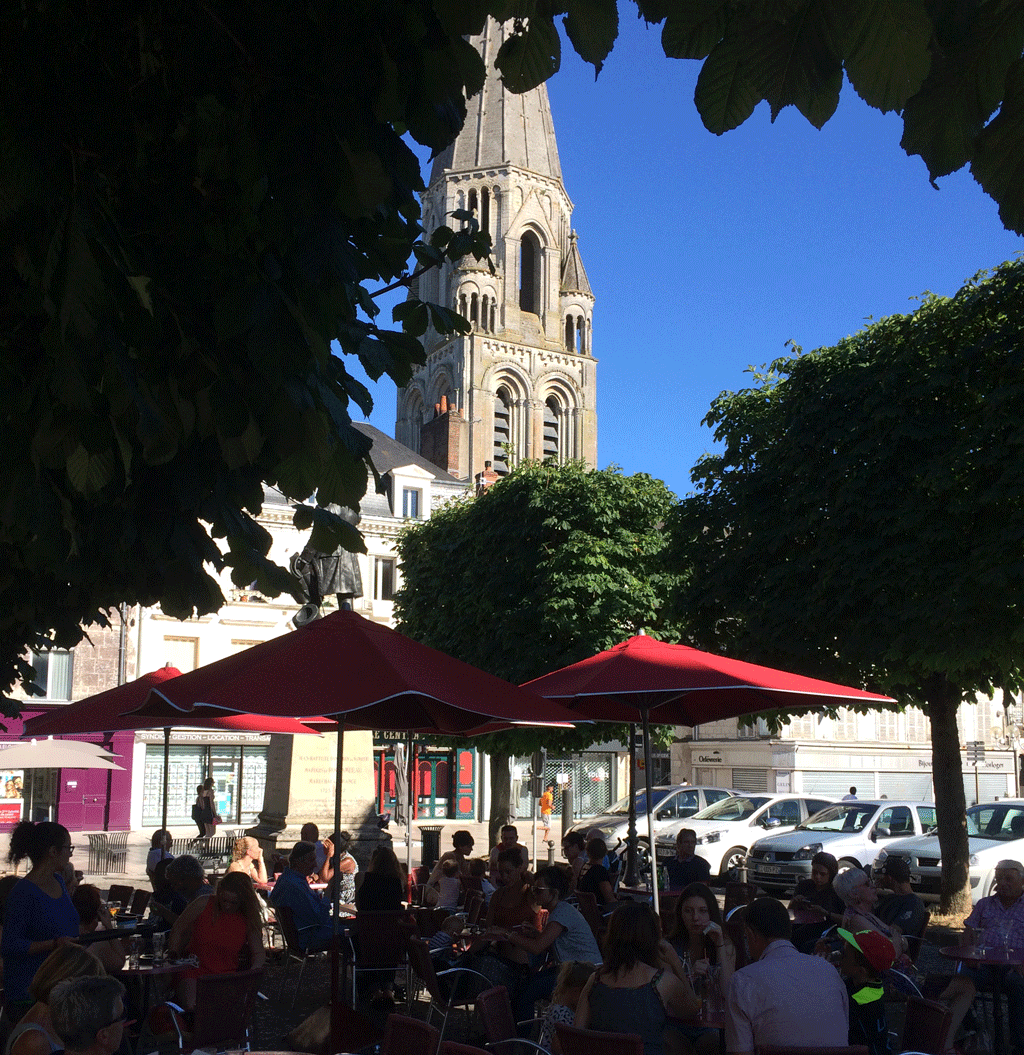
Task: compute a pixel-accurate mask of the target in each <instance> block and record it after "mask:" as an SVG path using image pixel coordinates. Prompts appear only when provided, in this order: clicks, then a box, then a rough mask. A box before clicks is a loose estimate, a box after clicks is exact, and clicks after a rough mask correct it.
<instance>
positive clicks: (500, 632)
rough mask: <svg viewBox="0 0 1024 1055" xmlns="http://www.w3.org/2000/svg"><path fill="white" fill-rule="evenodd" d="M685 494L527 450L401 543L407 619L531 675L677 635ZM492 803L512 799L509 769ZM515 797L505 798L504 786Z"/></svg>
mask: <svg viewBox="0 0 1024 1055" xmlns="http://www.w3.org/2000/svg"><path fill="white" fill-rule="evenodd" d="M674 503H675V496H674V495H673V494H672V492H671V491H669V490H668V488H667V487H665V485H664V484H663V483H662V482H661V481H660V480H655V479H652V478H651V477H650V476H647V475H645V474H641V473H638V474H636V475H634V476H623V475H622V473H621V472H619V471H618V470H617V469H614V468H611V469H600V470H598V469H588V468H587V467H586V466H585V465H584V464H582V463H580V462H570V463H567V464H565V465H561V466H558V465H553V464H549V463H539V462H526V463H524V464H521V465H520V466H518V467H517V468H516V469H514V470H513V471H512V472H511V473H510V474H509V475H508V476H507V477H505V478H504V479H502V480H499V481H498V482H497V483H495V484H494V485H493V486H491V487H490V488H489V489H488V490H486V491H484V492H483V493H482V494H479V495H476V496H475V497H470V498H467V499H466V500H464V501H460V502H452V503H450V504H449V505H446V506H444V507H443V508H441V509H437V510H434V511H433V512H432V513H431V516H430V519H429V520H425V521H423V522H422V523H420V524H415V525H413V526H411V527H409V528H407V529H406V530H405V531H404V532H403V534H402V536H401V538H400V539H399V542H398V552H399V556H400V558H401V567H402V585H401V589H400V591H399V593H398V596H397V599H396V602H395V612H396V616H397V619H398V626H399V629H400V630H401V631H402V632H403V633H405V634H408V635H409V636H410V637H413V638H415V639H416V640H417V641H422V642H424V643H425V644H427V645H431V646H432V647H433V648H437V649H440V650H441V651H442V652H446V653H448V655H450V656H455V657H456V658H458V659H461V660H464V661H465V662H467V663H472V664H473V665H474V666H476V667H480V668H481V669H482V670H486V671H489V672H490V673H492V674H496V675H497V676H498V677H502V678H505V679H506V680H508V681H511V682H514V683H516V684H519V683H521V682H524V681H528V680H529V679H531V678H535V677H539V676H540V675H541V674H546V673H547V672H548V671H552V670H557V669H558V668H559V667H563V666H566V665H568V664H569V663H575V662H577V661H578V660H581V659H585V658H586V657H587V656H591V655H594V654H595V653H597V652H600V651H601V650H602V649H605V648H609V647H611V646H612V645H614V644H617V643H618V642H619V641H621V640H623V639H624V638H627V637H629V636H630V635H632V634H635V633H636V632H637V631H638V630H641V629H644V630H648V631H656V632H657V636H659V637H664V638H666V639H672V638H673V636H674V635H673V634H672V630H671V627H670V626H668V625H667V624H666V623H665V620H664V610H665V604H666V602H667V599H668V596H669V594H670V593H671V591H672V589H673V587H674V585H675V577H674V576H673V575H670V574H668V573H666V572H665V570H664V568H663V560H662V557H663V551H664V548H665V545H666V541H667V540H666V536H665V533H664V531H663V525H664V521H665V518H666V517H667V516H668V515H669V512H670V511H671V509H672V507H673V505H674ZM617 735H621V736H624V727H616V726H611V725H608V724H607V723H600V724H595V725H585V726H581V727H579V728H578V729H577V730H574V731H569V732H563V731H561V730H555V729H543V730H531V729H523V730H513V731H509V732H505V733H492V734H489V735H487V736H484V737H478V738H476V739H475V740H474V743H475V744H477V745H478V746H480V747H482V748H483V749H484V750H486V751H489V752H492V753H495V754H497V755H499V756H500V755H504V756H508V755H510V754H527V753H530V752H532V751H535V750H539V749H540V748H541V747H546V748H548V750H563V751H574V750H581V749H582V748H584V747H587V746H589V745H590V744H593V743H596V742H598V741H601V740H607V739H613V738H614V737H615V736H617ZM492 775H497V776H504V778H505V780H504V782H503V783H500V784H497V785H495V786H494V790H495V792H496V794H495V795H494V796H492V801H493V800H494V799H498V801H497V802H495V810H496V812H494V811H492V815H493V816H500V815H501V814H502V812H503V811H504V810H505V809H507V803H508V789H507V775H508V773H507V769H506V767H503V766H500V765H499V766H494V767H492ZM501 794H503V795H504V797H503V798H501V797H500V795H501Z"/></svg>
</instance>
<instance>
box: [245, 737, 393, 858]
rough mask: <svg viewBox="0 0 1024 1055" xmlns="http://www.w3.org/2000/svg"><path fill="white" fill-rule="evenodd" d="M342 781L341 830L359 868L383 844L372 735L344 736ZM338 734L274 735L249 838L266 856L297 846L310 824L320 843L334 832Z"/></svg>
mask: <svg viewBox="0 0 1024 1055" xmlns="http://www.w3.org/2000/svg"><path fill="white" fill-rule="evenodd" d="M344 736H345V740H344V744H343V747H344V761H343V764H342V781H341V827H342V830H343V831H349V832H351V833H352V836H353V840H354V841H353V844H352V846H351V847H350V848H349V851H350V853H351V854H352V855H353V857H355V858H356V860H358V861H359V863H360V867H364V866H365V864H366V863H367V862H368V860H369V857H370V854H371V853H372V852H373V850H374V848H375V847H376V846H378V845H379V844H380V842H381V841H382V840H385V841H387V840H388V839H389V838H390V837H389V836H388V835H386V834H385V833H383V832H381V830H380V829H379V828H378V827H377V808H376V802H375V796H374V784H373V734H372V733H371V732H369V731H368V730H367V731H350V732H346V733H345V734H344ZM337 757H338V734H337V733H325V734H324V735H323V736H285V735H274V736H272V737H271V738H270V746H269V747H268V748H267V785H266V789H265V790H264V793H263V809H262V810H261V811H260V815H259V822H258V823H257V825H256V827H255V828H253V829H251V830H250V831H249V832H248V833H247V834H249V835H253V836H255V837H256V838H257V839H259V841H260V843H261V845H262V846H263V848H264V850H265V851H271V852H272V851H274V850H276V851H277V852H278V853H287V852H288V851H289V850H290V849H291V847H292V845H293V844H294V843H296V842H298V839H299V829H300V828H301V827H302V825H303V824H306V823H308V822H310V821H312V822H313V823H314V824H315V825H316V826H317V827H318V828H319V829H320V835H321V838H322V837H324V836H327V835H330V834H331V832H333V831H334V803H335V793H336V787H337V784H336V779H335V776H336V770H337Z"/></svg>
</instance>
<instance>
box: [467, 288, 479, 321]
mask: <svg viewBox="0 0 1024 1055" xmlns="http://www.w3.org/2000/svg"><path fill="white" fill-rule="evenodd" d="M469 321H470V322H471V323H472V324H473V328H474V329H476V327H477V325H478V324H479V322H480V298H479V297H478V296H477V294H476V293H474V294H473V296H472V298H471V299H470V302H469Z"/></svg>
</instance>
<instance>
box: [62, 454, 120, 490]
mask: <svg viewBox="0 0 1024 1055" xmlns="http://www.w3.org/2000/svg"><path fill="white" fill-rule="evenodd" d="M67 474H68V482H69V483H70V484H71V486H72V487H73V488H74V489H75V490H76V491H78V492H80V493H81V494H83V495H94V494H96V493H97V492H99V491H102V490H103V488H104V487H106V486H107V484H109V483H110V482H111V480H113V478H114V452H113V451H112V450H109V449H108V450H105V451H99V452H90V451H87V450H86V449H85V447H83V446H82V445H81V444H79V445H78V446H77V447H76V448H75V450H74V451H72V453H71V455H70V456H69V457H68V460H67Z"/></svg>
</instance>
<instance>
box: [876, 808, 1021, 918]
mask: <svg viewBox="0 0 1024 1055" xmlns="http://www.w3.org/2000/svg"><path fill="white" fill-rule="evenodd" d="M967 845H968V847H969V848H970V858H969V859H968V864H969V868H970V874H971V898H972V899H973V900H974V901H975V902H978V901H980V900H981V899H982V898H983V897H988V896H989V895H990V894H991V893H992V892H993V890H994V887H995V881H996V880H995V870H996V865H997V864H998V863H999V862H1000V861H1003V860H1006V859H1010V860H1016V861H1020V860H1024V799H1000V800H999V801H998V802H979V803H978V805H977V806H971V808H970V809H969V810H968V811H967ZM893 855H895V856H898V857H902V858H903V859H904V860H905V861H906V862H907V864H908V865H909V866H910V887H911V889H912V890H913V891H914V893H915V894H917V895H918V896H919V897H921V898H923V899H925V900H935V899H936V898H938V896H939V885H940V880H941V876H942V851H941V850H940V849H939V839H938V836H937V835H926V836H923V837H921V838H917V839H899V840H897V841H896V842H892V843H889V844H888V845H887V846H886V847H885V848H884V849H883V850H882V852H881V853H879V854H878V856H877V857H876V858H875V862H874V864H873V865H872V868H871V873H872V875H877V874H878V873H879V872H881V871H882V869H883V868H884V866H885V861H886V858H888V857H890V856H893Z"/></svg>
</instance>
